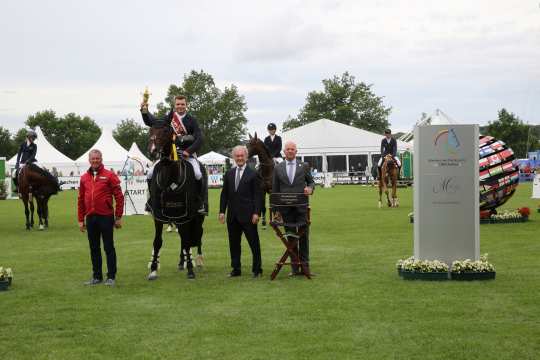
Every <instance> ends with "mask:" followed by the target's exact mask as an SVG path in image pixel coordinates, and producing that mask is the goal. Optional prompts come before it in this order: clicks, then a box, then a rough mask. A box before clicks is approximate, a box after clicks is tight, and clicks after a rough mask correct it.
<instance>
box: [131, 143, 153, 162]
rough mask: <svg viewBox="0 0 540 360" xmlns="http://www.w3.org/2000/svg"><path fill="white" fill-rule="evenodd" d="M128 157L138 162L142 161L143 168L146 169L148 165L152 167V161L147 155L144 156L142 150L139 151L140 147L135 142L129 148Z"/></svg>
mask: <svg viewBox="0 0 540 360" xmlns="http://www.w3.org/2000/svg"><path fill="white" fill-rule="evenodd" d="M128 155H129V157H130V158H132V159H135V160H137V161H140V162H141V163H142V164H143V166H145V167H146V165H149V166H151V165H152V160H150V159H149V158H147V157H146V155H144V154H143V152H142V151H141V149H139V146H137V144H136V143H135V142H134V143H133V144H131V147H130V148H129V151H128Z"/></svg>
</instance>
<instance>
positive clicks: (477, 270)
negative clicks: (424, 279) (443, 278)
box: [450, 254, 495, 280]
mask: <svg viewBox="0 0 540 360" xmlns="http://www.w3.org/2000/svg"><path fill="white" fill-rule="evenodd" d="M450 278H451V279H452V280H491V279H495V266H493V264H491V263H489V261H488V254H484V255H482V256H480V260H477V261H472V260H471V259H465V260H456V261H454V262H453V263H452V267H451V268H450Z"/></svg>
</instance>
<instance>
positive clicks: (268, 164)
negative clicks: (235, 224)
mask: <svg viewBox="0 0 540 360" xmlns="http://www.w3.org/2000/svg"><path fill="white" fill-rule="evenodd" d="M248 135H249V141H248V143H247V144H246V146H247V149H248V157H252V156H255V155H257V157H258V158H259V170H258V172H257V174H258V175H259V181H260V184H261V189H262V191H261V194H262V198H261V200H260V201H261V202H260V206H261V207H260V208H261V212H262V214H261V215H262V216H261V217H262V226H263V228H264V227H265V226H266V194H270V193H271V192H272V175H273V174H274V159H272V157H271V156H270V152H269V151H268V149H267V148H266V146H264V143H263V142H262V140H261V139H259V138H258V137H257V133H255V135H254V136H251V134H248Z"/></svg>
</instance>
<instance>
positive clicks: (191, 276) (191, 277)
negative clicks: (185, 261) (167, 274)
mask: <svg viewBox="0 0 540 360" xmlns="http://www.w3.org/2000/svg"><path fill="white" fill-rule="evenodd" d="M187 278H188V279H190V280H193V279H195V273H194V272H193V270H189V271H188V273H187Z"/></svg>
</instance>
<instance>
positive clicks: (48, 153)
mask: <svg viewBox="0 0 540 360" xmlns="http://www.w3.org/2000/svg"><path fill="white" fill-rule="evenodd" d="M35 132H36V134H37V139H36V141H35V143H36V145H37V153H36V160H37V162H38V164H39V165H41V166H43V167H45V168H47V169H48V170H49V171H52V170H53V167H54V168H56V170H57V171H58V172H59V173H62V175H64V176H67V175H69V173H70V172H71V171H73V172H76V170H77V167H76V165H75V162H74V161H73V160H71V159H70V158H68V157H67V156H66V155H64V154H62V153H61V152H60V151H58V150H57V149H56V148H55V147H54V146H52V145H51V143H50V142H49V141H47V139H46V138H45V135H43V131H41V128H40V127H39V126H36V128H35ZM16 163H17V155H15V156H13V157H12V158H11V159H9V161H8V165H9V166H10V167H15V165H16Z"/></svg>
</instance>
